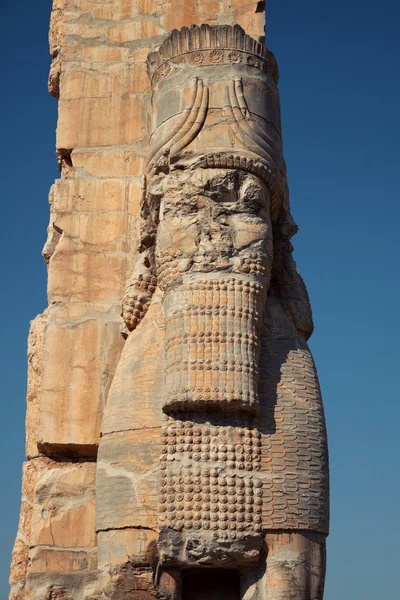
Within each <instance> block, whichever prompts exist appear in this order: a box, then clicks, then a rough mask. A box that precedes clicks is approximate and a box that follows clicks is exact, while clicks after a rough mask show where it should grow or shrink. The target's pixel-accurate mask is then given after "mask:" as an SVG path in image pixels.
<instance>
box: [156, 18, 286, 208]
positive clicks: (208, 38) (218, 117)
mask: <svg viewBox="0 0 400 600" xmlns="http://www.w3.org/2000/svg"><path fill="white" fill-rule="evenodd" d="M148 71H149V76H150V79H151V84H152V88H153V97H152V103H153V127H152V131H153V134H152V136H151V140H150V151H149V155H148V165H147V172H148V174H150V172H151V171H152V170H153V169H156V170H157V169H160V168H161V169H162V170H165V169H166V168H167V169H176V168H190V167H196V168H199V167H200V168H229V169H230V168H232V169H242V170H245V171H249V172H252V173H254V174H256V175H257V176H259V177H260V178H261V179H263V180H264V181H265V182H266V183H267V186H268V189H269V192H270V195H271V207H272V213H275V214H277V212H278V211H279V208H280V207H282V204H284V203H285V198H286V197H287V193H286V175H285V164H284V161H283V157H282V139H281V123H280V109H279V93H278V89H277V86H276V84H277V82H278V68H277V64H276V61H275V58H274V56H273V54H272V53H271V52H270V51H269V50H267V49H266V48H265V47H264V46H262V45H261V44H260V43H258V42H257V41H256V40H254V39H253V38H251V37H250V36H248V35H246V34H245V32H244V31H243V29H242V28H241V27H240V26H238V25H234V26H228V25H226V26H209V25H202V26H201V27H198V26H193V27H191V28H190V29H188V28H186V27H184V28H183V29H181V30H180V31H177V30H174V31H173V32H172V34H171V35H170V36H169V38H168V39H167V40H165V41H164V43H163V44H162V45H161V47H160V49H159V51H158V52H153V53H151V54H150V55H149V58H148Z"/></svg>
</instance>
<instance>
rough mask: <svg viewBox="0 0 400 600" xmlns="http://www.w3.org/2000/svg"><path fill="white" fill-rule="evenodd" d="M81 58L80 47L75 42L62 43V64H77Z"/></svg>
mask: <svg viewBox="0 0 400 600" xmlns="http://www.w3.org/2000/svg"><path fill="white" fill-rule="evenodd" d="M81 56H82V46H81V44H78V43H77V42H64V43H63V46H62V57H63V61H64V62H73V61H74V62H78V61H79V60H80V59H81Z"/></svg>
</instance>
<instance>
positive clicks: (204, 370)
mask: <svg viewBox="0 0 400 600" xmlns="http://www.w3.org/2000/svg"><path fill="white" fill-rule="evenodd" d="M263 289H264V288H263V286H262V285H261V284H260V283H257V282H255V281H251V280H250V279H244V278H243V279H242V278H240V279H236V278H235V277H231V278H224V279H199V280H197V281H196V282H194V283H186V284H185V285H182V286H180V287H179V288H177V289H176V290H175V291H174V292H173V293H171V294H170V295H169V297H167V298H166V300H165V302H164V309H165V314H166V346H165V348H166V358H167V372H166V383H167V398H166V406H167V407H169V408H170V409H182V406H185V405H186V406H185V408H186V407H187V405H191V404H192V405H195V406H196V407H197V406H204V407H207V406H208V407H211V406H212V409H213V410H219V409H221V408H222V409H223V408H226V407H231V408H239V409H241V410H250V411H253V412H256V411H257V410H258V392H257V390H258V377H259V374H258V357H259V350H260V348H259V328H260V321H261V315H262V308H263V302H264V294H263Z"/></svg>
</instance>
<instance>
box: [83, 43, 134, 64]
mask: <svg viewBox="0 0 400 600" xmlns="http://www.w3.org/2000/svg"><path fill="white" fill-rule="evenodd" d="M128 55H129V49H128V48H118V47H116V46H86V47H84V48H83V49H82V59H83V60H84V61H86V62H109V63H114V62H125V61H126V60H127V58H128Z"/></svg>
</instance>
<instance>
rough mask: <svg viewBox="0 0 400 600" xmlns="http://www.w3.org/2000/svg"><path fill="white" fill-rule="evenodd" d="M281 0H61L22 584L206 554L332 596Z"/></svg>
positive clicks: (174, 575)
mask: <svg viewBox="0 0 400 600" xmlns="http://www.w3.org/2000/svg"><path fill="white" fill-rule="evenodd" d="M264 20H265V13H264V3H262V2H249V3H245V4H244V5H243V3H239V2H237V1H236V0H234V1H232V2H224V1H222V0H221V1H218V0H211V1H207V2H205V1H202V0H200V1H199V2H194V1H193V2H191V1H189V2H188V1H186V0H169V1H161V0H54V3H53V10H52V14H51V25H50V51H51V57H52V65H51V69H50V77H49V90H50V93H51V94H52V95H53V96H55V97H56V98H57V99H58V102H59V118H58V126H57V144H56V145H57V157H58V160H59V167H60V172H61V178H60V179H59V180H58V181H56V182H55V184H54V185H53V186H52V188H51V191H50V223H49V227H48V239H47V242H46V244H45V247H44V250H43V256H44V258H45V261H46V263H47V265H48V299H49V306H48V308H47V309H46V310H45V311H44V313H43V314H42V315H39V316H38V317H37V318H36V319H35V320H34V321H33V322H32V325H31V330H30V334H29V346H28V395H27V402H28V407H27V423H26V432H27V436H26V437H27V443H26V449H27V450H26V453H27V462H26V463H25V465H24V470H23V490H22V506H21V518H20V524H19V529H18V534H17V539H16V542H15V547H14V551H13V559H12V567H11V580H10V581H11V596H10V598H11V599H12V600H17V599H22V598H27V599H28V598H29V599H34V600H39V599H40V600H83V599H86V600H89V599H90V600H106V599H109V600H117V599H118V600H119V599H121V600H122V599H126V600H128V599H132V598H135V599H137V600H139V599H140V600H144V599H150V598H171V600H172V599H175V600H178V599H179V598H182V594H183V600H186V598H185V592H184V591H182V590H184V589H185V585H184V581H185V577H186V575H185V574H187V573H192V572H193V570H195V571H196V572H197V570H198V569H201V568H208V569H210V568H212V569H229V570H232V572H233V571H234V572H235V573H237V574H238V576H239V578H240V582H241V583H240V597H243V598H246V600H248V599H250V598H254V600H255V599H257V600H258V599H264V598H268V599H273V600H283V599H285V600H288V598H293V600H295V599H296V600H319V599H320V598H322V594H323V581H324V571H325V558H324V556H325V555H324V552H325V537H326V534H327V533H328V464H327V450H326V434H325V423H324V415H323V408H322V402H321V397H320V391H319V384H318V379H317V375H316V371H315V366H314V363H313V359H312V357H311V354H310V352H309V349H308V346H307V342H306V340H307V338H308V337H309V336H310V335H311V333H312V318H311V309H310V305H309V300H308V296H307V292H306V290H305V287H304V284H303V282H302V279H301V277H300V276H299V275H298V273H297V271H296V265H295V263H294V261H293V258H292V256H291V252H292V249H293V248H292V246H291V242H290V239H291V237H292V235H293V234H294V233H295V232H296V225H295V224H294V222H293V220H292V218H291V216H290V208H289V201H288V192H287V184H286V172H285V165H284V161H283V157H282V142H281V125H280V109H279V95H278V91H277V82H278V69H277V65H276V62H275V59H274V57H273V55H272V53H271V52H269V51H268V50H267V49H266V48H265V47H264V45H263V43H264ZM171 32H172V33H171ZM121 310H122V314H121ZM267 555H268V558H267V559H266V556H267ZM238 593H239V592H238ZM199 598H202V596H201V595H200V596H199Z"/></svg>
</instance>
